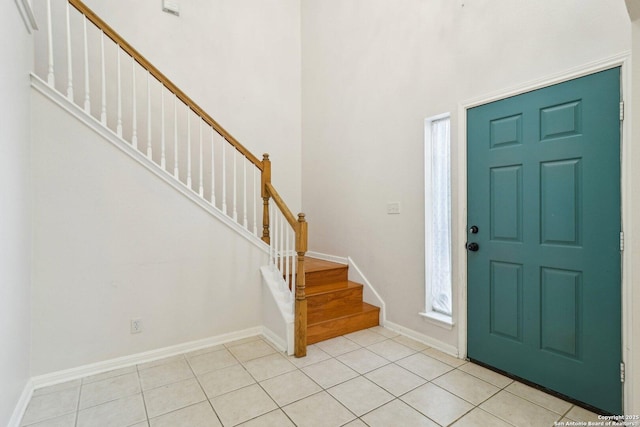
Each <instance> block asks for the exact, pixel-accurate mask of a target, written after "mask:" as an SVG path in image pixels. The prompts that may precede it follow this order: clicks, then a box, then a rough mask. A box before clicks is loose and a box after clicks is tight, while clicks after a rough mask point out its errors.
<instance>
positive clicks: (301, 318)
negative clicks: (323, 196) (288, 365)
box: [262, 154, 308, 357]
mask: <svg viewBox="0 0 640 427" xmlns="http://www.w3.org/2000/svg"><path fill="white" fill-rule="evenodd" d="M262 163H263V165H264V166H265V168H264V170H263V173H262V184H263V185H262V191H263V193H262V198H263V201H264V217H263V227H264V228H263V230H264V231H263V236H262V238H263V240H264V241H265V242H267V243H268V244H269V258H270V265H271V266H272V268H275V269H277V270H278V272H279V273H280V274H279V275H280V276H282V277H284V282H283V285H284V286H285V288H286V289H285V291H289V292H291V293H292V294H290V295H294V296H295V303H294V322H295V324H294V337H295V338H294V354H295V356H296V357H304V356H306V354H307V297H306V294H305V269H304V260H305V254H306V252H307V242H308V225H307V221H306V219H305V214H303V213H299V214H298V217H297V218H296V217H295V216H294V215H293V213H291V210H290V209H289V207H288V206H287V205H286V203H285V202H284V201H283V200H282V197H280V194H278V192H277V191H276V189H275V188H274V187H273V185H271V182H270V180H271V161H270V160H269V155H268V154H265V155H264V157H263V159H262ZM270 228H272V233H271V234H270ZM296 271H297V273H296Z"/></svg>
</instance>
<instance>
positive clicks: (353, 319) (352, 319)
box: [307, 302, 380, 344]
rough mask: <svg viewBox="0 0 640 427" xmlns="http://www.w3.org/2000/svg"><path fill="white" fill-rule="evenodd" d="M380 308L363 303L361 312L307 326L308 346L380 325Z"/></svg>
mask: <svg viewBox="0 0 640 427" xmlns="http://www.w3.org/2000/svg"><path fill="white" fill-rule="evenodd" d="M379 316H380V308H379V307H376V306H373V305H371V304H367V303H366V302H363V303H362V304H361V307H360V309H359V310H357V311H355V312H353V313H349V314H346V315H343V316H340V317H334V318H328V319H323V320H319V321H316V322H314V323H309V324H308V325H307V344H314V343H317V342H320V341H324V340H327V339H329V338H334V337H337V336H340V335H344V334H348V333H351V332H355V331H359V330H362V329H367V328H371V327H374V326H377V325H378V324H379Z"/></svg>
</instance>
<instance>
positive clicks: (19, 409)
mask: <svg viewBox="0 0 640 427" xmlns="http://www.w3.org/2000/svg"><path fill="white" fill-rule="evenodd" d="M34 389H35V387H34V386H33V381H32V380H29V381H27V384H25V386H24V390H22V394H21V395H20V399H18V403H17V404H16V407H15V408H14V410H13V415H11V419H10V420H9V424H7V427H19V426H20V423H21V422H22V417H23V416H24V412H25V411H26V410H27V406H29V402H30V401H31V396H32V395H33V390H34Z"/></svg>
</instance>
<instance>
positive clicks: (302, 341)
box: [294, 213, 308, 357]
mask: <svg viewBox="0 0 640 427" xmlns="http://www.w3.org/2000/svg"><path fill="white" fill-rule="evenodd" d="M307 225H308V224H307V221H306V220H305V215H304V214H303V213H300V214H298V230H297V231H298V232H297V233H296V253H297V254H298V259H297V266H296V267H297V271H298V273H297V275H296V305H295V311H296V312H295V325H294V328H295V343H294V354H295V356H296V357H304V356H306V355H307V296H306V295H305V289H304V288H305V274H304V273H305V271H304V255H305V253H306V252H307V235H308V231H307Z"/></svg>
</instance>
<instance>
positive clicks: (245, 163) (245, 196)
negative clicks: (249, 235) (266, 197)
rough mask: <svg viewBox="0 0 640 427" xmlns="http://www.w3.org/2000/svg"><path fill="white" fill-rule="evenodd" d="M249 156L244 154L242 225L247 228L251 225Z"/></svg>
mask: <svg viewBox="0 0 640 427" xmlns="http://www.w3.org/2000/svg"><path fill="white" fill-rule="evenodd" d="M247 162H248V160H247V158H246V157H244V156H242V175H243V176H242V187H243V188H242V190H243V191H242V198H243V201H242V204H243V207H242V211H243V212H242V225H243V226H244V228H245V229H247V230H249V225H248V222H247Z"/></svg>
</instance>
